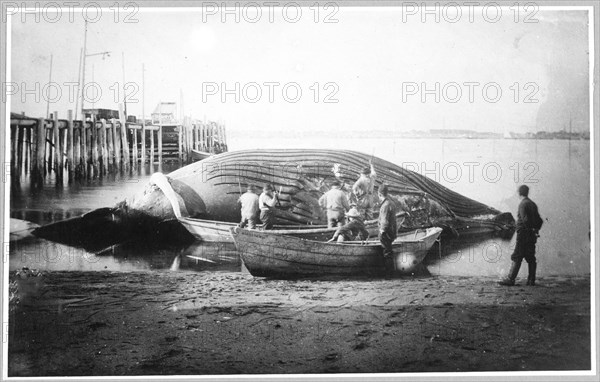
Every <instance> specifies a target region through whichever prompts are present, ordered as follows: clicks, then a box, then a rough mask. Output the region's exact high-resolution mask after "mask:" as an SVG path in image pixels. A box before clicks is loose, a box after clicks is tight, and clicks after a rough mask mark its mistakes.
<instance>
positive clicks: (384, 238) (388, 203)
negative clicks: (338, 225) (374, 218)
mask: <svg viewBox="0 0 600 382" xmlns="http://www.w3.org/2000/svg"><path fill="white" fill-rule="evenodd" d="M377 196H378V197H379V201H380V202H381V204H380V207H379V221H378V223H379V241H380V242H381V246H382V247H383V261H384V265H385V269H386V272H388V274H389V273H391V272H392V271H393V269H394V258H393V250H392V242H393V241H394V240H396V237H397V236H398V226H397V224H396V203H394V201H393V200H392V199H391V198H390V197H389V195H388V186H387V185H385V184H384V185H381V186H380V187H379V190H378V191H377Z"/></svg>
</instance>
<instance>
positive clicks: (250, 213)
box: [238, 184, 260, 229]
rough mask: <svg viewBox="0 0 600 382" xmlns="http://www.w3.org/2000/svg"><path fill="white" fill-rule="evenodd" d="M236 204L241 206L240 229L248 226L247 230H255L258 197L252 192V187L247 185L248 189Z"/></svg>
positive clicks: (258, 210)
mask: <svg viewBox="0 0 600 382" xmlns="http://www.w3.org/2000/svg"><path fill="white" fill-rule="evenodd" d="M238 203H239V204H240V206H241V213H242V220H241V221H240V227H241V228H244V227H245V226H246V225H248V228H250V229H254V228H256V223H257V222H258V215H259V212H260V209H259V208H258V195H256V193H255V192H254V186H253V185H251V184H249V185H248V189H247V190H246V192H245V193H244V194H242V195H240V198H239V199H238Z"/></svg>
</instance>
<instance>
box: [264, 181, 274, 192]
mask: <svg viewBox="0 0 600 382" xmlns="http://www.w3.org/2000/svg"><path fill="white" fill-rule="evenodd" d="M264 190H265V191H275V188H274V187H273V185H272V184H270V183H269V184H266V185H265V188H264Z"/></svg>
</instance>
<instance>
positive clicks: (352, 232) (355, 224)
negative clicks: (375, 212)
mask: <svg viewBox="0 0 600 382" xmlns="http://www.w3.org/2000/svg"><path fill="white" fill-rule="evenodd" d="M346 217H347V218H348V219H349V220H350V222H348V223H346V224H345V225H343V226H341V227H338V229H337V230H336V231H335V233H334V234H333V237H332V238H331V239H330V240H328V241H329V242H331V241H334V240H337V241H338V242H342V241H352V240H357V239H358V240H367V239H368V238H369V231H367V230H366V228H365V225H364V223H363V220H362V217H361V216H360V212H358V210H357V209H356V208H351V209H350V211H348V213H347V214H346Z"/></svg>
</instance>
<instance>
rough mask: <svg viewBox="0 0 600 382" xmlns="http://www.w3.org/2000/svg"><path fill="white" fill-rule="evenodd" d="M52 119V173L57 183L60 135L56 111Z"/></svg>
mask: <svg viewBox="0 0 600 382" xmlns="http://www.w3.org/2000/svg"><path fill="white" fill-rule="evenodd" d="M52 117H53V118H54V123H53V124H52V140H53V142H54V158H53V159H52V160H53V163H54V173H55V174H56V180H57V181H58V180H59V179H62V178H61V175H62V174H61V173H60V168H59V166H60V159H59V158H60V155H61V153H60V135H59V132H58V111H55V112H54V115H53V116H52Z"/></svg>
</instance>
